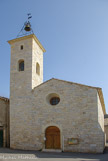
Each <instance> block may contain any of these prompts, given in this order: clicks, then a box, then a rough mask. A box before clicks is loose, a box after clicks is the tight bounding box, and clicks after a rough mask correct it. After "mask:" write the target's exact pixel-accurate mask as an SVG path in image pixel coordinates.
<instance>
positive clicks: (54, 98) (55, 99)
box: [46, 93, 60, 105]
mask: <svg viewBox="0 0 108 161" xmlns="http://www.w3.org/2000/svg"><path fill="white" fill-rule="evenodd" d="M46 101H47V103H48V104H49V105H57V104H58V103H59V102H60V96H59V95H58V94H57V93H50V94H48V95H47V97H46Z"/></svg>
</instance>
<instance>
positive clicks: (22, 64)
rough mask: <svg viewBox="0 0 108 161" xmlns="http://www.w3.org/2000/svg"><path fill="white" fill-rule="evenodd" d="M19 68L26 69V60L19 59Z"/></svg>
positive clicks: (20, 69)
mask: <svg viewBox="0 0 108 161" xmlns="http://www.w3.org/2000/svg"><path fill="white" fill-rule="evenodd" d="M18 70H19V71H24V60H19V63H18Z"/></svg>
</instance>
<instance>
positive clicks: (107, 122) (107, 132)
mask: <svg viewBox="0 0 108 161" xmlns="http://www.w3.org/2000/svg"><path fill="white" fill-rule="evenodd" d="M104 129H105V135H106V141H107V142H108V114H106V115H105V116H104Z"/></svg>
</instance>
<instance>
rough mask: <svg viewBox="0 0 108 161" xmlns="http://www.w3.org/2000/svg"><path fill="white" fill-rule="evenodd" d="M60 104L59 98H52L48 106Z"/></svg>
mask: <svg viewBox="0 0 108 161" xmlns="http://www.w3.org/2000/svg"><path fill="white" fill-rule="evenodd" d="M59 102H60V98H59V97H52V98H51V99H50V104H51V105H57V104H58V103H59Z"/></svg>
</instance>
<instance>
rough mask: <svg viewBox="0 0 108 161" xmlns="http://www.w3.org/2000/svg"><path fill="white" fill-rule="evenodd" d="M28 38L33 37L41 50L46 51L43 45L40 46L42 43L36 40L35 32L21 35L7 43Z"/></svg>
mask: <svg viewBox="0 0 108 161" xmlns="http://www.w3.org/2000/svg"><path fill="white" fill-rule="evenodd" d="M29 38H34V40H35V41H36V43H37V44H38V45H39V47H40V48H41V49H42V51H43V52H46V50H45V49H44V47H43V46H42V44H41V43H40V41H39V40H38V38H37V37H36V35H35V34H31V35H27V36H23V37H19V38H16V39H13V40H9V41H8V43H9V44H10V45H11V44H13V43H14V42H17V41H20V40H25V39H29Z"/></svg>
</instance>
